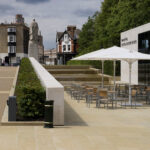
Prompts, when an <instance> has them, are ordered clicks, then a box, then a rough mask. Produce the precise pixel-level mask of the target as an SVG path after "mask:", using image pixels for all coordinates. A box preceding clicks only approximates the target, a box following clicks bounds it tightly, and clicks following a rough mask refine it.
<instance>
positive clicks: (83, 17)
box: [0, 0, 101, 49]
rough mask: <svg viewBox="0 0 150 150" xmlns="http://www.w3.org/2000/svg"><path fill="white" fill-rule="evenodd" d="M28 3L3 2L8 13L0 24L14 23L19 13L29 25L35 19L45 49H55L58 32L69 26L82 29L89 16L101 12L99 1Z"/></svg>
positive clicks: (55, 0) (16, 0)
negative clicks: (5, 22)
mask: <svg viewBox="0 0 150 150" xmlns="http://www.w3.org/2000/svg"><path fill="white" fill-rule="evenodd" d="M18 1H22V2H18ZM23 1H25V2H23ZM31 1H32V0H31ZM28 2H29V0H1V1H0V6H1V7H0V9H1V10H2V9H3V11H5V12H7V13H3V14H1V17H0V22H4V21H5V20H7V21H9V22H12V21H13V20H14V17H15V16H14V15H15V14H18V13H21V14H23V16H24V18H25V21H26V23H28V24H30V23H31V22H32V19H33V18H35V19H36V21H37V22H38V24H39V28H40V30H41V32H42V35H43V38H44V46H45V49H49V48H53V47H55V40H56V31H64V30H65V28H66V27H67V25H76V26H77V27H78V28H81V27H82V24H83V23H85V22H86V21H87V18H88V16H89V15H93V13H94V12H96V11H99V9H100V3H101V2H100V1H98V0H76V1H75V0H50V1H49V0H44V2H43V3H42V0H34V5H33V4H30V3H28ZM32 3H33V2H32ZM3 6H4V7H3ZM0 12H1V11H0ZM12 12H13V13H12Z"/></svg>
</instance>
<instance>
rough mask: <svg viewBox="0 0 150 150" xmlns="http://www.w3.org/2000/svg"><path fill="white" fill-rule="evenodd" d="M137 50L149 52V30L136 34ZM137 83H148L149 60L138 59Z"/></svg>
mask: <svg viewBox="0 0 150 150" xmlns="http://www.w3.org/2000/svg"><path fill="white" fill-rule="evenodd" d="M138 50H139V52H141V53H145V54H150V31H148V32H144V33H141V34H139V35H138ZM138 64H139V65H138V80H139V84H149V85H150V61H149V60H140V61H138Z"/></svg>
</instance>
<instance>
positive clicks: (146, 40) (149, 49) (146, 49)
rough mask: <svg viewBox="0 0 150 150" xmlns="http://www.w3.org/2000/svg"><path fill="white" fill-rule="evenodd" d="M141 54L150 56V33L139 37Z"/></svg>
mask: <svg viewBox="0 0 150 150" xmlns="http://www.w3.org/2000/svg"><path fill="white" fill-rule="evenodd" d="M138 41H139V43H138V45H139V52H141V53H146V54H150V31H148V32H144V33H141V34H139V35H138Z"/></svg>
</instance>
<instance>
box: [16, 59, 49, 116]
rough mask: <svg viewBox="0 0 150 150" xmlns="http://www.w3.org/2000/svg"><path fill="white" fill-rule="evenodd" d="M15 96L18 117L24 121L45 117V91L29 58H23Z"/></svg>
mask: <svg viewBox="0 0 150 150" xmlns="http://www.w3.org/2000/svg"><path fill="white" fill-rule="evenodd" d="M15 95H16V96H17V108H18V110H17V113H18V116H20V117H22V118H24V119H37V118H40V117H43V115H44V101H45V96H46V93H45V89H44V88H43V87H42V85H41V83H40V81H39V79H38V77H37V76H36V73H35V71H34V69H33V67H32V65H31V63H30V61H29V59H28V58H23V59H22V61H21V65H20V69H19V74H18V79H17V85H16V89H15Z"/></svg>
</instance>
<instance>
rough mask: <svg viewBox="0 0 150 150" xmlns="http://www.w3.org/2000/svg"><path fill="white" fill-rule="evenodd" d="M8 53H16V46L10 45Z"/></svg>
mask: <svg viewBox="0 0 150 150" xmlns="http://www.w3.org/2000/svg"><path fill="white" fill-rule="evenodd" d="M8 53H11V54H12V53H16V46H8Z"/></svg>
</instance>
